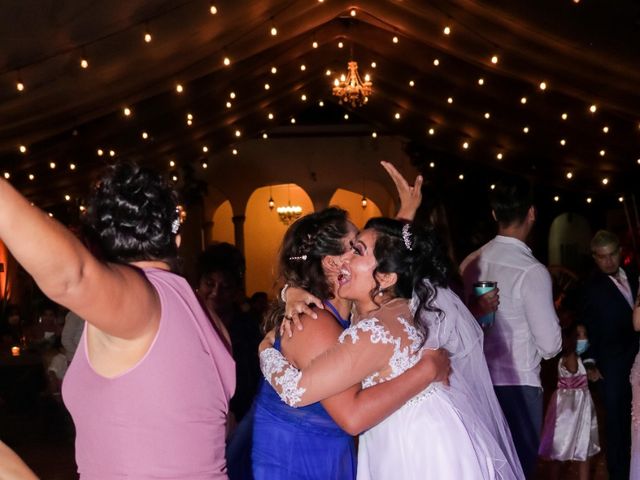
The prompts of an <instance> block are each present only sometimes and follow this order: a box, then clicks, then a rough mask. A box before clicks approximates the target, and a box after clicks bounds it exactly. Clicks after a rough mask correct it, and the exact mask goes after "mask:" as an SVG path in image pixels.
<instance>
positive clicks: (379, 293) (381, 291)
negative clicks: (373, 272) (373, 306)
mask: <svg viewBox="0 0 640 480" xmlns="http://www.w3.org/2000/svg"><path fill="white" fill-rule="evenodd" d="M376 295H378V296H379V297H381V296H382V295H384V290H383V289H382V288H380V287H378V293H376Z"/></svg>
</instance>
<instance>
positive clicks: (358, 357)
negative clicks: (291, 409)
mask: <svg viewBox="0 0 640 480" xmlns="http://www.w3.org/2000/svg"><path fill="white" fill-rule="evenodd" d="M443 259H444V256H443V255H441V252H440V251H439V249H438V247H437V244H436V239H435V236H434V235H433V233H432V232H429V233H428V234H426V235H422V234H420V233H419V232H417V231H414V229H413V228H411V227H409V226H408V225H404V226H403V224H402V223H401V222H399V221H397V220H390V219H375V220H373V221H370V222H369V223H368V224H367V228H366V229H365V231H363V232H362V233H361V234H360V235H359V236H358V239H357V241H356V242H355V243H354V245H353V255H352V256H351V257H349V258H348V259H347V261H346V262H345V264H344V266H343V274H342V278H341V280H340V281H341V287H340V291H339V293H340V296H341V297H343V298H348V299H351V300H353V301H354V304H355V309H356V318H355V319H354V320H353V323H352V326H351V327H350V328H348V329H347V330H345V332H344V333H343V334H342V336H341V337H340V343H339V344H337V345H336V346H335V347H334V348H333V349H331V350H329V351H327V352H325V353H324V354H323V355H321V356H319V357H317V358H316V359H314V360H313V361H312V362H311V363H310V365H309V366H308V367H307V368H305V369H304V370H302V371H299V370H297V369H296V368H295V367H294V366H293V365H291V364H290V363H289V362H288V361H287V360H286V359H285V358H284V357H283V356H282V355H281V354H280V352H278V351H277V350H275V349H272V348H266V347H268V342H263V344H262V345H261V350H262V351H261V354H260V358H261V366H262V370H263V373H264V374H265V377H266V379H267V380H268V381H269V382H270V383H271V385H272V386H273V387H274V388H275V389H276V390H277V391H278V393H279V394H280V396H281V398H282V399H283V400H284V401H285V402H287V403H288V404H289V405H292V406H304V405H308V404H310V403H313V402H316V401H319V400H322V399H324V398H326V397H328V396H331V395H333V394H335V393H338V392H340V391H342V390H345V389H346V388H348V387H350V386H352V385H354V384H358V383H360V384H361V385H362V388H367V387H370V386H373V385H375V384H377V383H380V382H384V381H386V380H389V379H391V378H394V377H396V376H397V375H400V374H401V373H402V372H404V371H405V370H407V369H408V368H410V367H411V366H413V365H414V364H415V363H416V362H417V361H418V360H419V358H420V355H421V354H420V351H421V349H422V348H423V347H424V346H426V347H428V348H437V347H443V348H446V349H447V350H449V351H450V352H451V354H452V358H451V366H452V372H453V373H452V375H451V377H450V382H451V386H450V387H446V386H444V385H441V384H432V385H431V386H429V387H428V388H427V389H426V390H425V391H423V392H422V393H421V394H419V395H418V396H416V397H415V398H413V399H412V400H410V401H409V402H407V403H406V404H405V405H404V406H403V407H402V408H400V409H399V410H398V411H396V412H395V413H394V414H392V415H391V416H389V417H388V418H387V419H386V420H384V421H382V422H381V423H379V424H378V425H376V426H375V427H373V428H371V429H369V430H368V431H366V432H364V433H362V434H361V435H360V443H359V452H358V479H361V480H368V479H381V480H386V479H391V478H397V479H402V480H412V479H465V480H466V479H470V480H473V479H478V480H488V479H505V480H506V479H521V478H524V475H523V474H522V469H521V468H520V464H519V462H518V459H517V455H516V453H515V449H514V447H513V442H512V440H511V436H510V433H509V430H508V428H507V426H506V422H505V421H504V417H503V415H502V412H501V410H500V408H499V406H498V404H497V400H496V398H495V394H494V393H493V390H492V388H491V380H490V377H489V372H488V369H487V366H486V362H485V360H484V357H483V356H482V333H481V331H480V328H479V327H478V326H477V324H476V322H475V319H473V317H472V316H471V314H470V313H469V312H468V310H466V308H465V307H464V305H462V303H461V301H460V300H459V299H458V297H456V296H455V295H454V294H453V293H452V292H451V291H450V290H448V289H447V288H446V287H445V285H446V276H447V267H446V262H444V260H443ZM422 278H427V279H428V280H429V281H424V282H423V281H422V280H421V279H422ZM414 288H415V290H416V295H415V296H414V299H413V301H411V302H410V301H409V299H410V298H411V296H412V292H413V290H414ZM416 311H417V312H418V315H415V317H414V312H416Z"/></svg>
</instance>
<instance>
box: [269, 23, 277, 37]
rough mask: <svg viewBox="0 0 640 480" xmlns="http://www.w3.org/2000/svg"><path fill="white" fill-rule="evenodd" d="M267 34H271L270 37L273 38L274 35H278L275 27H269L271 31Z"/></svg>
mask: <svg viewBox="0 0 640 480" xmlns="http://www.w3.org/2000/svg"><path fill="white" fill-rule="evenodd" d="M269 33H271V36H272V37H275V36H276V35H278V29H277V28H276V26H275V25H273V24H272V25H271V30H270V31H269Z"/></svg>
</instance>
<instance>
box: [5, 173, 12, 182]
mask: <svg viewBox="0 0 640 480" xmlns="http://www.w3.org/2000/svg"><path fill="white" fill-rule="evenodd" d="M4 178H6V179H7V180H9V178H11V174H10V173H9V172H4Z"/></svg>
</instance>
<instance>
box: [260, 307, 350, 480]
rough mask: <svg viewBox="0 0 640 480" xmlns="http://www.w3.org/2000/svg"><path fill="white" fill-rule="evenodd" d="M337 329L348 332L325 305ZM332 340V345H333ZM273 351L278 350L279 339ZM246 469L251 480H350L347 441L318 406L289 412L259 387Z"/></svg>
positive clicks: (344, 322)
mask: <svg viewBox="0 0 640 480" xmlns="http://www.w3.org/2000/svg"><path fill="white" fill-rule="evenodd" d="M325 306H326V307H327V308H328V309H329V310H331V311H332V312H333V314H334V315H335V316H336V319H337V320H338V322H339V323H340V325H341V326H342V328H347V327H348V326H349V321H348V320H343V319H342V318H341V317H340V315H339V314H338V312H337V311H336V309H335V308H334V307H333V305H331V304H330V303H329V302H325ZM336 340H337V339H336ZM274 347H275V348H276V349H278V350H280V339H279V338H278V339H277V340H276V343H275V344H274ZM254 408H255V416H254V425H253V449H252V465H253V476H254V478H255V480H328V479H331V480H353V479H355V478H356V465H357V457H356V452H355V445H354V441H353V437H352V436H351V435H349V434H348V433H346V432H345V431H343V430H342V429H341V428H340V427H339V426H338V425H337V424H336V423H335V422H334V421H333V419H332V418H331V417H330V416H329V414H328V413H327V411H326V410H325V409H324V407H323V406H322V405H321V404H320V402H318V403H314V404H311V405H308V406H306V407H301V408H292V407H289V406H288V405H287V404H285V403H284V402H283V401H281V400H280V397H279V396H278V394H277V393H276V392H275V390H274V389H273V388H271V385H269V384H268V383H267V382H266V381H264V380H263V381H262V384H261V385H260V389H259V391H258V395H257V397H256V400H255V403H254Z"/></svg>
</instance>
